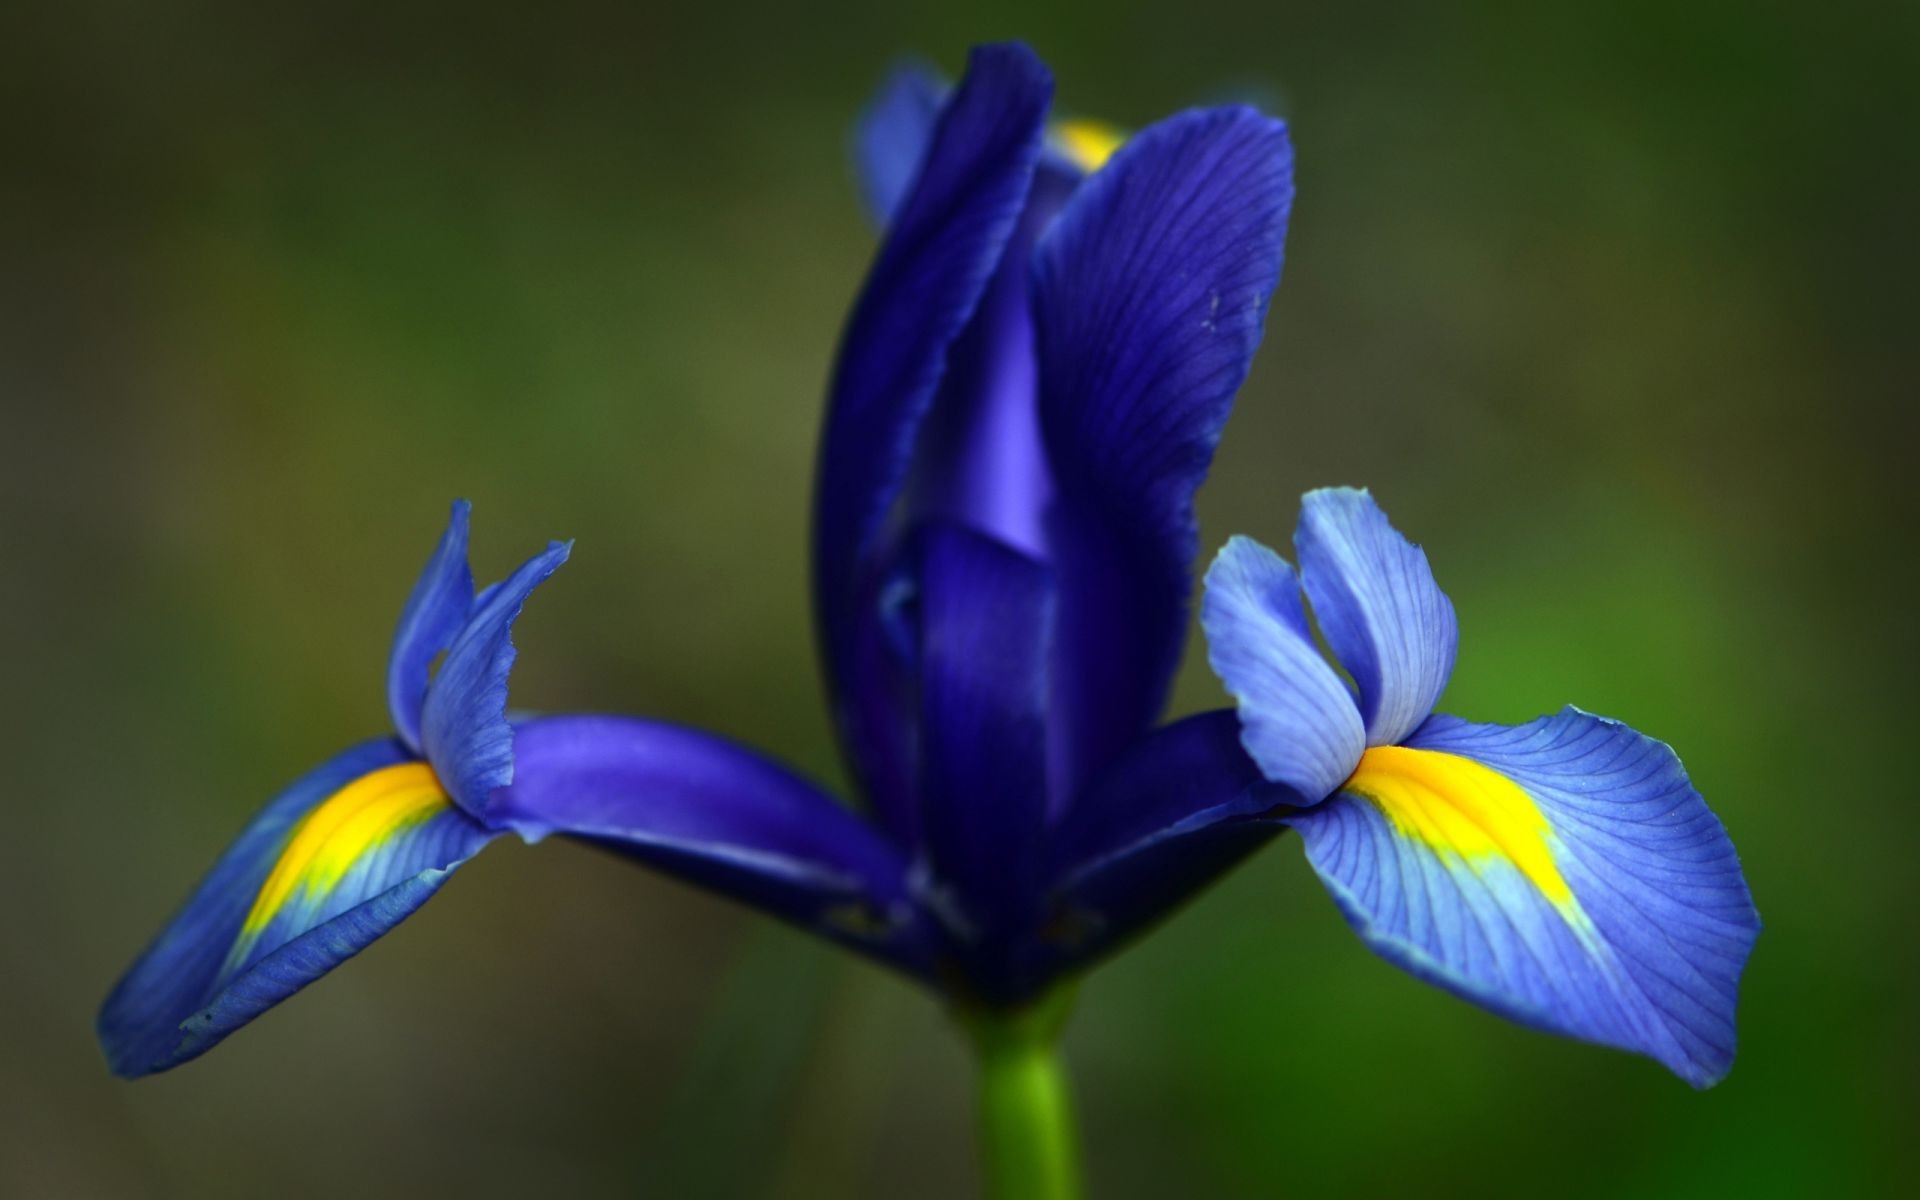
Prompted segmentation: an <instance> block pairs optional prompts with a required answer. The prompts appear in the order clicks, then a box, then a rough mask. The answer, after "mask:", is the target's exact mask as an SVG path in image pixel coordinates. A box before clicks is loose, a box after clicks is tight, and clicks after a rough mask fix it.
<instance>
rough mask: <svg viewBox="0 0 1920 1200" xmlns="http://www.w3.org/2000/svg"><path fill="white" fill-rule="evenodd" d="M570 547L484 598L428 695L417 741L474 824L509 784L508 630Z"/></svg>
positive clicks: (524, 567) (553, 550)
mask: <svg viewBox="0 0 1920 1200" xmlns="http://www.w3.org/2000/svg"><path fill="white" fill-rule="evenodd" d="M572 547H573V544H572V543H571V542H554V543H553V544H552V545H550V546H549V547H548V548H547V549H546V550H545V551H544V552H543V553H540V554H536V555H534V556H533V557H532V558H530V559H528V560H527V561H526V562H524V563H522V564H521V565H520V568H519V569H518V570H516V571H515V572H514V573H513V574H512V575H510V576H508V577H507V578H506V579H505V580H503V581H501V582H500V583H497V584H495V585H493V586H492V587H490V588H488V589H487V590H486V591H485V592H483V593H481V595H480V596H479V598H478V599H477V600H476V601H475V603H474V607H473V612H472V614H471V615H470V616H469V617H468V619H467V622H466V624H465V625H464V626H462V627H461V629H460V633H459V636H458V637H457V638H456V639H455V641H454V643H453V646H452V648H451V649H449V650H448V651H447V657H446V660H445V661H444V662H442V663H441V664H440V670H439V672H438V673H437V674H436V675H435V676H434V677H433V682H432V684H431V685H430V686H429V687H428V689H427V702H426V707H425V710H424V716H423V727H422V739H421V740H422V742H423V743H424V748H425V751H426V755H427V758H428V759H429V760H430V761H431V762H432V763H433V768H434V770H435V771H437V772H439V774H440V778H441V779H442V780H444V781H445V782H446V786H447V790H448V791H449V792H450V793H451V794H452V795H453V798H454V800H455V801H456V802H458V803H459V805H460V806H461V807H462V808H464V809H466V811H467V812H468V813H469V814H471V815H472V816H474V817H476V818H479V819H482V820H485V819H486V809H487V802H488V799H489V798H490V797H491V796H492V795H493V792H494V789H495V788H499V787H503V786H505V785H506V784H507V783H509V782H511V781H512V779H513V730H512V729H511V727H509V725H508V724H507V676H508V675H509V674H510V673H511V672H512V670H513V659H514V653H515V652H514V648H513V637H512V634H513V623H514V621H515V620H517V619H518V618H519V616H520V610H521V608H522V607H523V606H524V605H525V604H526V602H527V597H528V596H529V595H530V594H532V592H533V589H534V588H536V587H538V586H539V585H540V584H541V583H542V582H543V581H545V579H546V578H547V577H548V576H549V575H552V574H553V573H554V571H555V570H557V569H559V566H560V564H561V563H563V562H565V561H566V560H567V555H568V554H569V553H570V552H571V551H572Z"/></svg>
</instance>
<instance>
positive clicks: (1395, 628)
mask: <svg viewBox="0 0 1920 1200" xmlns="http://www.w3.org/2000/svg"><path fill="white" fill-rule="evenodd" d="M1293 544H1294V551H1295V553H1297V554H1298V555H1299V557H1300V578H1301V582H1302V583H1303V584H1305V586H1306V590H1307V598H1308V599H1309V600H1311V601H1312V602H1313V615H1314V616H1315V617H1316V618H1317V619H1318V620H1319V622H1320V630H1321V632H1322V633H1324V634H1325V635H1326V638H1327V644H1328V645H1329V646H1331V647H1332V648H1333V653H1334V656H1335V657H1336V658H1338V659H1339V660H1340V665H1341V666H1343V667H1345V668H1346V669H1347V673H1348V674H1350V675H1352V676H1353V681H1354V683H1355V684H1356V685H1358V687H1359V689H1360V715H1361V717H1362V718H1363V719H1364V720H1365V722H1366V726H1367V744H1368V745H1369V746H1391V745H1393V744H1394V743H1396V742H1398V741H1400V740H1401V739H1402V738H1405V737H1406V736H1407V735H1408V734H1410V733H1412V732H1413V731H1414V730H1415V729H1418V728H1419V727H1420V722H1422V721H1424V720H1426V719H1427V714H1428V713H1431V712H1432V711H1433V706H1434V705H1435V704H1437V703H1438V702H1439V700H1440V693H1441V692H1443V691H1445V690H1446V687H1447V677H1448V676H1449V675H1451V674H1452V673H1453V655H1454V648H1455V646H1456V644H1457V643H1458V642H1459V638H1460V631H1459V627H1458V626H1457V625H1456V624H1455V623H1454V617H1453V603H1452V602H1451V601H1450V600H1448V599H1447V597H1446V595H1445V594H1444V593H1443V592H1441V590H1440V587H1439V585H1438V584H1436V583H1434V581H1433V571H1432V570H1431V569H1429V568H1428V566H1427V556H1426V554H1425V553H1424V552H1422V551H1421V549H1420V547H1418V546H1416V545H1414V544H1413V543H1412V542H1409V541H1408V540H1407V539H1406V538H1404V537H1402V536H1400V533H1399V531H1398V530H1396V529H1394V527H1393V526H1392V525H1390V524H1388V522H1387V514H1386V513H1384V512H1382V511H1380V506H1379V505H1378V504H1375V503H1374V501H1373V497H1372V496H1371V495H1369V494H1368V493H1367V492H1366V491H1365V490H1364V489H1360V488H1323V489H1321V490H1319V491H1316V492H1308V493H1307V495H1306V497H1305V498H1304V499H1303V500H1301V502H1300V525H1299V528H1298V529H1297V530H1296V531H1295V533H1294V537H1293Z"/></svg>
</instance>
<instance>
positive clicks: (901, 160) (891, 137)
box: [853, 62, 948, 228]
mask: <svg viewBox="0 0 1920 1200" xmlns="http://www.w3.org/2000/svg"><path fill="white" fill-rule="evenodd" d="M947 91H948V87H947V81H946V80H944V79H942V78H940V75H939V73H938V72H936V71H934V70H933V69H932V68H931V67H929V66H927V65H926V64H925V63H922V62H903V63H900V64H898V65H897V66H895V67H894V68H893V70H892V71H890V72H888V74H887V78H886V80H885V81H884V82H882V83H881V85H880V90H879V91H878V92H876V93H874V97H873V99H872V100H871V101H869V102H868V104H867V107H866V110H865V111H864V112H862V113H861V114H860V120H859V123H858V124H857V125H856V126H855V127H854V131H853V156H854V173H855V175H856V176H857V177H858V179H859V183H860V196H861V199H862V200H863V201H865V203H866V207H867V215H868V216H870V217H872V218H873V223H874V224H875V225H878V226H881V227H883V228H884V227H885V226H886V225H887V224H888V223H889V222H890V221H892V219H893V214H894V211H895V210H896V209H898V208H899V207H900V205H901V203H902V202H903V201H905V199H906V197H907V194H908V193H909V192H910V191H912V189H913V180H914V176H915V175H917V174H918V173H919V171H920V160H921V159H922V158H924V157H925V156H926V152H927V145H928V143H929V142H931V141H932V140H933V130H934V125H935V124H936V123H937V122H938V121H939V119H940V106H941V104H942V103H944V102H945V100H946V98H947Z"/></svg>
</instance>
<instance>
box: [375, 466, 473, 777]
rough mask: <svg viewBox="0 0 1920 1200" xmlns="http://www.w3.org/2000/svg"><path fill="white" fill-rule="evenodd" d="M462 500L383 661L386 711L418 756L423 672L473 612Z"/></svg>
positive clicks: (415, 588) (467, 508)
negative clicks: (385, 662)
mask: <svg viewBox="0 0 1920 1200" xmlns="http://www.w3.org/2000/svg"><path fill="white" fill-rule="evenodd" d="M470 511H471V506H470V505H469V504H468V503H467V502H466V501H465V500H456V501H454V502H453V516H452V517H451V518H450V519H449V520H448V522H447V531H446V532H445V533H443V534H441V535H440V543H439V545H437V546H435V547H434V550H433V557H432V558H429V559H428V560H427V565H426V569H425V570H423V571H421V572H420V578H419V580H418V581H417V582H416V583H415V584H414V585H413V591H412V592H411V593H409V594H408V596H407V604H406V607H405V608H403V609H401V610H400V625H399V627H398V628H397V629H395V630H394V631H393V649H392V651H391V652H390V653H389V654H388V656H387V711H388V712H390V713H391V714H392V715H393V727H394V729H395V730H396V731H397V732H398V733H399V734H400V740H401V741H403V742H405V743H406V744H407V748H408V749H409V750H412V751H413V752H414V753H415V754H418V753H420V707H421V704H422V702H423V701H424V700H425V699H426V696H427V669H428V668H429V667H430V666H432V665H433V660H434V657H435V656H436V655H438V654H439V653H440V652H441V651H442V650H445V649H446V648H447V647H448V646H451V645H452V644H453V639H454V636H455V635H456V634H458V633H459V632H460V626H461V625H463V624H465V622H466V619H467V611H468V610H469V609H470V608H472V607H473V572H472V571H471V570H470V569H468V567H467V514H468V513H469V512H470Z"/></svg>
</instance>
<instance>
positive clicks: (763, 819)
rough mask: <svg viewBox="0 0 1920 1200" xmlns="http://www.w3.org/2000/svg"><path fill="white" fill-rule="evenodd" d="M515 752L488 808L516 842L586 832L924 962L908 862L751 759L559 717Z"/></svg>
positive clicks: (908, 963) (796, 780)
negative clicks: (509, 773)
mask: <svg viewBox="0 0 1920 1200" xmlns="http://www.w3.org/2000/svg"><path fill="white" fill-rule="evenodd" d="M514 759H515V773H514V781H513V782H512V783H511V784H510V785H508V786H506V787H503V788H502V789H501V790H500V791H499V792H498V793H496V795H495V798H494V804H493V807H492V809H491V813H492V815H493V818H494V819H495V820H496V821H498V822H499V823H500V824H501V825H502V826H503V827H506V828H510V829H513V830H515V831H517V832H518V833H520V834H521V835H522V836H523V837H525V838H526V839H527V840H529V841H538V840H539V839H541V838H543V837H545V836H547V835H549V834H554V833H562V834H569V835H572V836H575V837H580V838H584V839H587V840H589V841H592V842H594V843H596V844H599V845H603V846H606V847H608V848H609V849H614V850H618V851H620V852H622V853H625V854H627V855H630V856H632V857H635V858H638V859H640V860H642V861H645V862H647V863H649V864H650V865H652V866H655V867H658V868H661V869H663V870H666V871H668V872H669V873H671V874H674V875H677V876H679V877H681V878H683V879H687V880H690V881H692V882H694V883H698V884H700V885H702V886H705V887H708V888H711V889H713V890H715V891H718V892H721V893H723V894H725V895H728V896H731V897H733V898H734V899H737V900H741V901H744V902H745V903H748V904H751V905H753V906H754V907H757V908H760V909H762V910H764V911H766V912H769V913H771V914H772V915H774V916H776V917H779V918H781V919H783V920H786V921H789V922H792V923H793V924H796V925H799V926H802V927H803V928H806V929H809V930H811V931H813V932H816V933H820V934H823V935H825V936H827V937H830V938H832V939H834V940H835V941H838V942H841V943H843V944H846V945H849V946H852V947H853V948H855V949H857V950H860V951H862V952H863V953H867V954H870V955H872V956H874V957H876V958H879V959H881V960H883V961H885V962H888V963H890V964H891V965H894V966H896V967H899V968H901V969H903V970H907V971H910V972H914V973H921V972H924V971H926V970H928V969H929V963H930V961H931V957H932V949H931V944H930V941H929V939H928V936H927V931H926V930H925V928H924V926H923V924H922V922H921V918H920V915H919V911H918V909H917V907H916V906H915V904H914V902H913V898H912V894H911V892H910V889H909V887H908V881H907V870H908V864H907V861H906V859H905V858H904V857H903V856H902V855H901V853H900V852H899V851H898V850H897V849H896V848H895V847H894V846H893V844H892V843H890V842H889V841H888V840H887V839H886V838H885V837H884V836H883V835H882V834H881V833H880V832H879V831H878V830H876V829H874V828H873V827H872V826H870V825H868V824H867V823H866V822H864V821H862V820H861V819H860V818H859V817H857V816H855V815H854V814H853V813H851V812H849V811H847V810H846V809H844V808H842V807H841V806H840V805H839V804H837V803H836V802H835V801H834V800H833V798H832V797H831V796H829V795H827V794H826V793H825V792H823V791H821V790H820V789H819V788H818V787H816V786H815V785H813V784H812V783H809V782H807V781H806V780H805V779H802V778H801V777H800V776H798V775H796V774H794V773H793V772H791V771H788V770H786V769H785V768H783V767H780V766H778V765H776V764H774V763H772V762H770V761H768V760H767V759H765V758H763V757H761V756H760V755H758V754H755V753H753V752H752V751H749V750H746V749H744V748H742V747H741V746H739V745H737V744H735V743H733V742H730V741H728V740H726V739H725V738H720V737H716V736H714V735H712V734H708V733H702V732H700V731H698V730H694V729H687V728H684V727H681V726H677V725H670V724H667V723H665V722H661V721H648V720H642V719H639V718H633V717H616V716H557V717H543V718H538V719H535V720H530V721H526V722H523V723H521V724H519V725H518V726H516V729H515V738H514Z"/></svg>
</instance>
